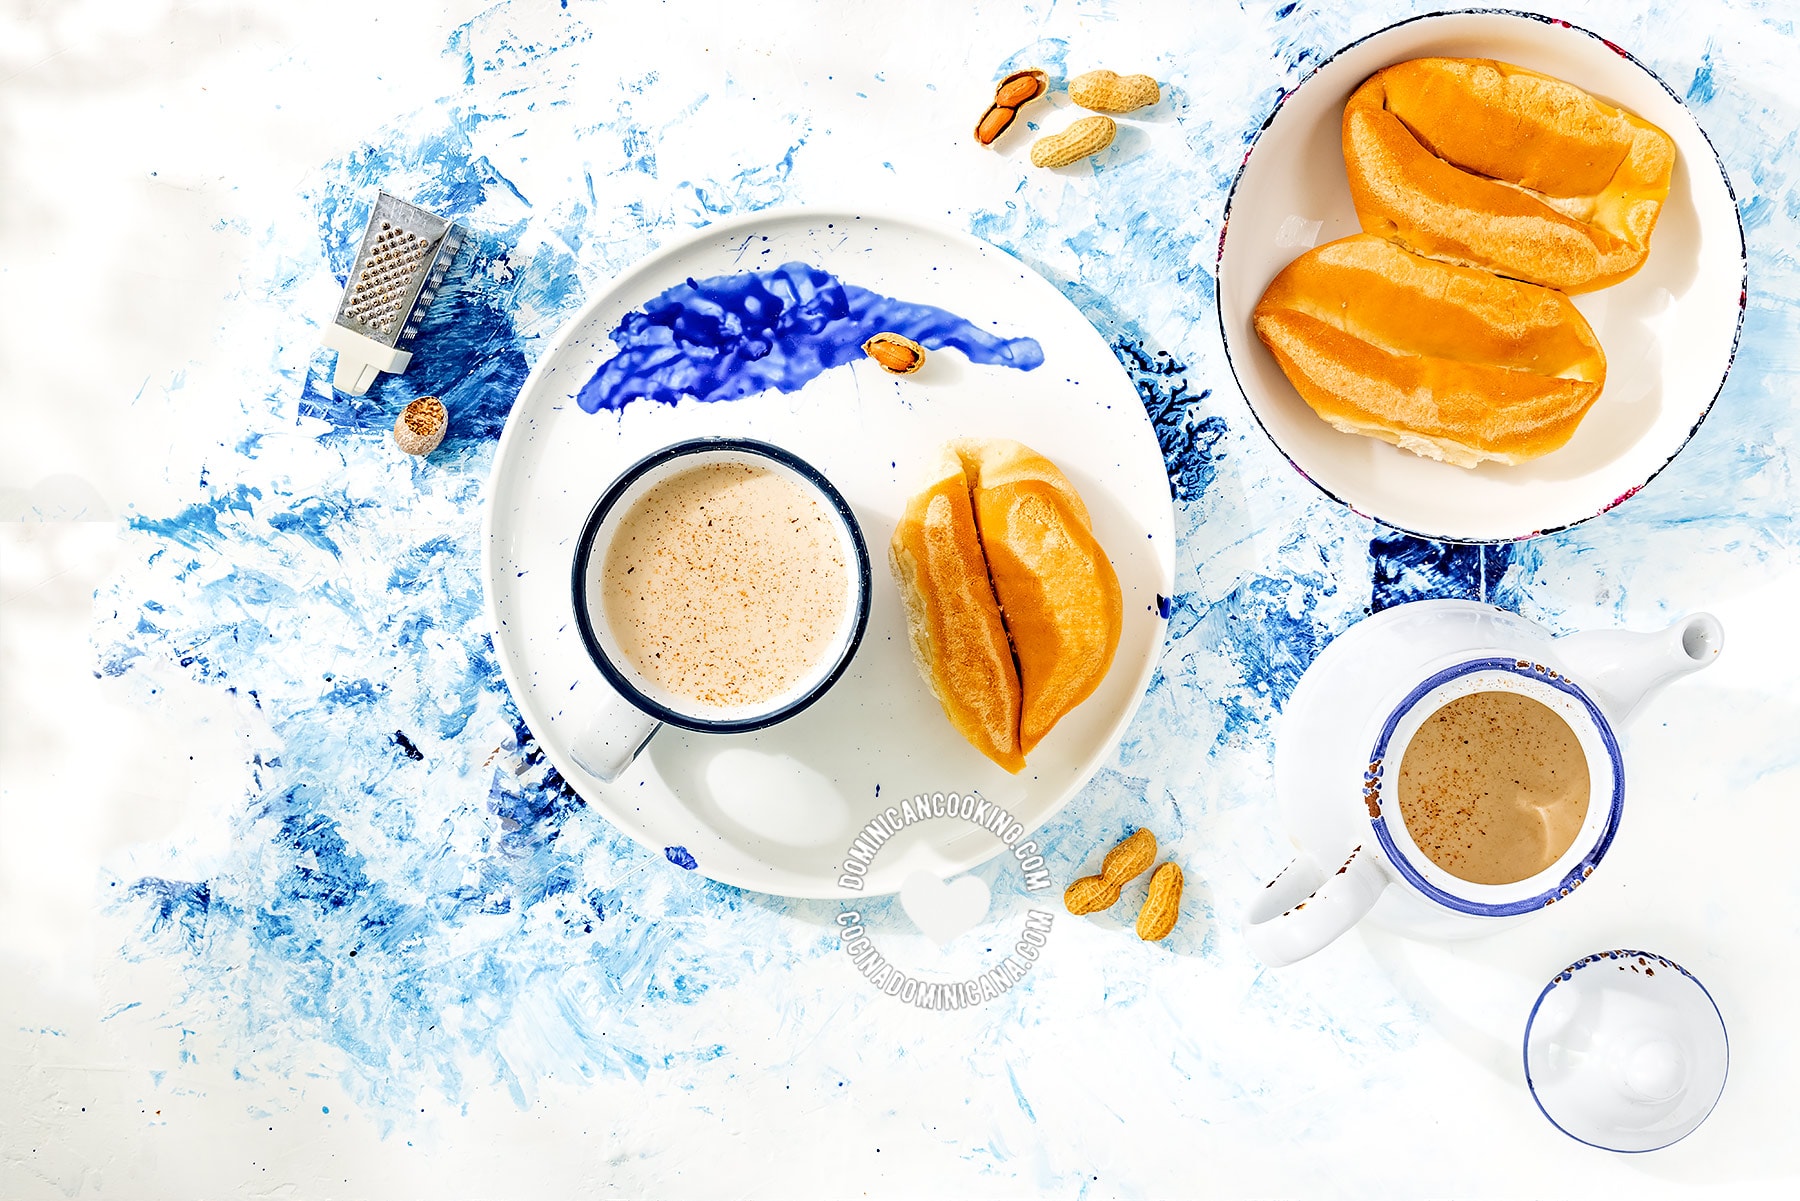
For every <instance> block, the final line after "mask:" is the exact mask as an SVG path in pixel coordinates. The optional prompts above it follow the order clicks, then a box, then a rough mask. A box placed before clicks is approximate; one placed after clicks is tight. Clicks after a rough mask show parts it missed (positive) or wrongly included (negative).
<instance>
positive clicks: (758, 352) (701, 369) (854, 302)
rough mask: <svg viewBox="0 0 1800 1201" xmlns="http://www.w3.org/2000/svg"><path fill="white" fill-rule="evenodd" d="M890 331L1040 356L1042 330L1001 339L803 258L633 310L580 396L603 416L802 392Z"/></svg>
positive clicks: (1034, 360)
mask: <svg viewBox="0 0 1800 1201" xmlns="http://www.w3.org/2000/svg"><path fill="white" fill-rule="evenodd" d="M883 332H887V333H896V334H901V335H903V336H905V337H908V338H911V339H912V340H913V341H915V342H918V343H919V344H920V345H922V346H924V347H925V348H926V349H928V350H941V349H943V348H944V347H947V346H948V347H954V348H955V349H957V350H960V351H961V352H962V353H963V354H965V355H967V356H968V358H969V361H970V362H973V363H982V364H986V365H991V366H1001V367H1011V368H1014V369H1016V370H1019V371H1031V370H1034V369H1035V368H1037V367H1040V366H1042V365H1043V362H1044V348H1043V347H1042V346H1039V345H1038V343H1037V341H1036V339H1033V338H999V337H996V336H994V335H993V334H990V333H986V332H985V331H983V330H981V329H978V328H977V327H976V326H974V325H972V324H971V323H969V322H968V321H965V320H964V319H963V318H961V317H958V316H957V315H956V314H954V313H951V312H948V311H946V310H944V309H940V308H935V307H933V306H931V305H928V304H911V303H908V302H907V301H904V300H894V299H892V298H891V297H887V296H882V295H880V294H878V293H875V292H871V291H869V290H868V289H867V288H859V287H857V286H855V285H854V284H846V283H844V282H843V281H842V280H840V279H838V278H837V277H836V276H835V275H832V274H831V273H830V272H829V271H824V270H821V269H820V268H818V267H811V266H808V265H807V264H805V263H784V264H782V265H781V266H780V267H777V268H775V269H774V270H772V271H745V272H741V273H739V274H735V275H720V276H716V277H714V278H712V279H702V280H694V279H690V280H688V281H687V282H686V283H684V284H677V285H676V286H675V287H673V288H670V289H669V290H668V291H667V292H664V293H663V294H662V295H660V296H658V297H656V299H654V300H652V301H650V302H649V303H648V304H646V305H645V306H644V307H643V309H642V310H640V311H638V312H633V313H627V314H626V315H625V318H624V320H622V321H620V322H619V325H618V328H616V329H614V330H613V332H612V340H613V341H614V342H615V343H617V344H618V347H619V353H618V354H616V355H614V356H613V357H612V358H610V359H608V360H607V361H606V362H605V363H604V364H602V365H601V367H600V369H599V370H598V371H596V372H595V373H594V377H593V378H592V379H590V380H589V381H588V382H587V383H586V384H584V385H583V386H582V389H581V391H580V393H579V394H578V395H577V397H576V400H577V403H579V404H580V405H581V407H582V408H583V409H585V410H587V411H588V412H590V413H597V412H599V411H600V410H601V409H606V410H609V411H613V412H616V411H618V410H619V409H622V408H624V407H625V406H626V405H628V404H630V403H631V402H632V401H634V400H645V399H647V400H655V401H660V402H662V403H663V404H675V403H676V402H677V401H680V400H684V399H693V400H698V401H707V402H711V401H721V400H739V399H742V398H743V397H746V396H754V395H755V394H757V393H758V392H767V391H769V390H770V389H774V390H776V391H778V392H797V391H799V390H800V389H801V388H803V387H805V386H806V384H807V383H808V382H809V381H811V380H813V379H816V378H817V377H818V376H819V375H820V374H821V373H823V372H825V371H828V370H830V369H831V368H833V367H842V366H844V365H845V364H847V363H850V362H854V361H855V360H857V359H860V358H862V357H863V349H862V345H863V343H864V342H866V341H868V340H869V338H870V337H871V336H873V335H875V334H878V333H883Z"/></svg>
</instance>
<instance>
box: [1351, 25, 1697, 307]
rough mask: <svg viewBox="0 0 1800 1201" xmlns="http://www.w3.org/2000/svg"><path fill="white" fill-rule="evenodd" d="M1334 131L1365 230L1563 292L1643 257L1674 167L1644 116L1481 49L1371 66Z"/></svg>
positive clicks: (1605, 280)
mask: <svg viewBox="0 0 1800 1201" xmlns="http://www.w3.org/2000/svg"><path fill="white" fill-rule="evenodd" d="M1343 140H1344V164H1345V166H1346V167H1348V169H1349V175H1350V196H1351V199H1352V200H1353V201H1354V203H1355V205H1356V215H1357V218H1358V219H1359V220H1360V221H1361V222H1362V227H1363V229H1364V230H1365V231H1367V232H1369V233H1374V234H1380V235H1382V236H1383V237H1388V238H1393V239H1395V240H1397V241H1399V242H1401V243H1402V244H1404V245H1405V246H1407V247H1408V248H1410V249H1412V250H1416V251H1418V252H1419V253H1420V254H1424V255H1429V256H1431V257H1432V258H1438V259H1443V260H1444V261H1446V262H1451V263H1459V264H1462V265H1465V266H1473V267H1486V268H1488V269H1489V270H1491V271H1495V272H1498V273H1499V274H1501V275H1507V276H1511V277H1513V278H1514V279H1522V280H1527V281H1529V282H1531V283H1536V284H1543V285H1544V286H1546V287H1551V288H1560V289H1562V290H1563V291H1565V292H1587V291H1591V290H1593V289H1595V288H1604V287H1606V286H1607V285H1608V284H1615V283H1618V282H1619V281H1620V280H1622V279H1624V278H1626V277H1627V276H1629V275H1631V274H1632V273H1633V272H1635V271H1636V270H1637V269H1638V268H1639V267H1641V266H1643V263H1644V258H1645V256H1646V255H1648V254H1649V252H1650V234H1651V232H1652V231H1653V230H1654V229H1655V228H1656V219H1657V217H1658V216H1659V215H1660V214H1661V212H1662V205H1663V201H1664V200H1666V199H1667V198H1668V195H1669V179H1670V176H1671V174H1672V173H1673V171H1674V169H1675V143H1674V141H1673V140H1672V139H1671V138H1670V137H1669V135H1668V134H1666V133H1664V132H1663V131H1662V130H1660V129H1658V128H1657V127H1656V126H1654V125H1652V124H1650V123H1649V122H1648V121H1645V120H1643V119H1642V118H1640V117H1637V116H1635V115H1633V114H1631V113H1628V112H1626V111H1624V110H1623V109H1618V108H1614V107H1613V106H1611V105H1609V104H1605V103H1603V102H1601V101H1599V100H1596V99H1595V98H1594V97H1592V96H1590V95H1588V94H1587V93H1586V92H1584V91H1582V90H1581V89H1580V88H1578V87H1576V86H1575V85H1573V84H1570V83H1564V82H1563V81H1562V80H1560V79H1554V78H1552V77H1550V76H1548V75H1540V74H1539V73H1538V72H1536V71H1529V70H1526V69H1525V68H1524V67H1516V66H1513V65H1512V64H1510V63H1502V62H1495V61H1493V60H1491V59H1484V58H1420V59H1414V60H1412V61H1411V62H1404V63H1398V64H1396V65H1394V66H1392V67H1388V68H1386V69H1385V70H1382V71H1377V72H1376V73H1375V74H1374V75H1372V76H1370V77H1369V78H1368V80H1367V81H1365V82H1364V83H1363V85H1362V86H1361V87H1359V88H1358V89H1357V90H1356V91H1355V93H1353V94H1352V95H1351V97H1350V101H1349V103H1348V104H1346V105H1345V106H1344V127H1343Z"/></svg>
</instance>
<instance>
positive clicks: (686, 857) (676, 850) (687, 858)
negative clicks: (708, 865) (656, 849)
mask: <svg viewBox="0 0 1800 1201" xmlns="http://www.w3.org/2000/svg"><path fill="white" fill-rule="evenodd" d="M663 854H664V855H665V856H667V857H668V860H669V862H670V863H673V864H674V865H675V866H676V867H682V868H686V869H687V870H688V871H690V872H691V871H693V870H694V869H695V868H697V867H699V866H700V864H699V862H698V861H696V860H695V858H694V857H693V856H692V855H690V854H688V849H687V848H686V847H664V848H663Z"/></svg>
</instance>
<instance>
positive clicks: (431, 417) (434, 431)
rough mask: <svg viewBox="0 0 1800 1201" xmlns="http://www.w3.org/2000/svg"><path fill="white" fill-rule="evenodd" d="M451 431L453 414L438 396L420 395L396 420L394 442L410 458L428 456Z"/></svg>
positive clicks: (401, 411)
mask: <svg viewBox="0 0 1800 1201" xmlns="http://www.w3.org/2000/svg"><path fill="white" fill-rule="evenodd" d="M449 428H450V412H449V410H448V409H446V408H444V402H443V401H441V400H439V399H438V398H437V397H435V396H421V397H419V399H417V400H415V401H413V402H412V403H411V404H409V405H407V406H406V407H405V408H404V409H402V410H400V416H399V417H398V418H397V419H396V420H395V421H394V442H395V443H396V444H397V445H398V446H399V447H400V449H401V450H403V451H405V452H406V453H407V454H409V455H428V454H430V453H431V452H432V451H434V450H436V449H437V448H438V443H440V442H442V441H443V440H444V431H445V430H447V429H449Z"/></svg>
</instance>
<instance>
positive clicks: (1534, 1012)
mask: <svg viewBox="0 0 1800 1201" xmlns="http://www.w3.org/2000/svg"><path fill="white" fill-rule="evenodd" d="M1619 959H1654V960H1656V962H1657V963H1659V964H1661V965H1662V966H1663V967H1667V968H1673V969H1675V970H1676V971H1678V972H1680V973H1681V974H1682V975H1683V976H1685V977H1687V979H1688V980H1689V982H1690V983H1692V984H1693V986H1694V987H1695V988H1697V989H1699V990H1700V995H1701V996H1703V997H1705V998H1706V1003H1707V1004H1708V1005H1711V1006H1712V1008H1713V1013H1714V1015H1716V1016H1717V1017H1718V1019H1719V1037H1721V1038H1723V1039H1724V1040H1725V1075H1724V1076H1722V1077H1720V1079H1719V1094H1718V1096H1716V1097H1714V1098H1713V1099H1712V1104H1710V1105H1708V1106H1707V1107H1706V1112H1705V1113H1703V1114H1701V1115H1700V1116H1699V1117H1698V1118H1697V1119H1695V1121H1694V1124H1693V1125H1692V1126H1690V1127H1688V1128H1687V1129H1686V1130H1684V1131H1682V1132H1681V1133H1680V1134H1678V1135H1676V1136H1675V1137H1674V1138H1672V1139H1670V1140H1669V1141H1668V1142H1666V1143H1659V1144H1657V1145H1656V1146H1654V1147H1638V1148H1627V1147H1608V1146H1606V1145H1605V1144H1603V1143H1595V1142H1589V1141H1588V1140H1587V1139H1585V1138H1582V1137H1581V1136H1580V1135H1578V1134H1570V1133H1569V1129H1568V1127H1566V1126H1564V1125H1563V1124H1562V1123H1561V1122H1559V1121H1557V1120H1556V1119H1555V1118H1553V1117H1551V1116H1550V1111H1549V1110H1548V1109H1545V1108H1544V1099H1543V1098H1542V1097H1540V1096H1538V1090H1537V1081H1535V1080H1533V1079H1532V1078H1531V1028H1532V1026H1533V1025H1535V1024H1536V1023H1537V1016H1538V1010H1540V1009H1542V1008H1543V1007H1544V1001H1545V1000H1546V999H1547V998H1548V997H1549V996H1550V992H1551V990H1552V989H1554V988H1555V987H1556V986H1557V985H1559V984H1567V983H1568V982H1569V981H1571V980H1573V979H1574V978H1575V973H1576V972H1579V971H1581V970H1582V969H1583V968H1588V967H1593V966H1594V965H1595V964H1597V963H1611V962H1614V961H1615V960H1619ZM1520 1057H1521V1059H1522V1060H1523V1062H1524V1065H1525V1087H1526V1088H1527V1089H1528V1090H1530V1092H1531V1101H1532V1104H1534V1105H1536V1106H1537V1107H1538V1112H1539V1113H1541V1114H1543V1115H1544V1120H1545V1121H1546V1122H1549V1123H1550V1124H1551V1125H1552V1126H1554V1127H1556V1128H1557V1129H1558V1130H1560V1131H1562V1132H1563V1133H1564V1134H1567V1135H1569V1137H1570V1138H1572V1139H1574V1140H1575V1141H1576V1142H1578V1143H1580V1144H1581V1145H1582V1146H1584V1147H1593V1148H1595V1149H1596V1150H1600V1151H1611V1152H1613V1153H1614V1154H1615V1155H1645V1154H1648V1153H1649V1152H1651V1151H1661V1150H1662V1149H1663V1148H1664V1147H1673V1146H1674V1145H1675V1144H1676V1143H1678V1142H1680V1141H1681V1140H1682V1139H1684V1138H1686V1137H1687V1136H1688V1135H1690V1134H1692V1133H1694V1131H1696V1130H1698V1129H1700V1127H1702V1126H1704V1125H1705V1124H1706V1119H1707V1118H1709V1117H1711V1116H1712V1111H1713V1110H1714V1109H1717V1108H1718V1105H1719V1097H1722V1096H1724V1095H1725V1082H1726V1080H1728V1079H1730V1077H1731V1031H1730V1030H1729V1029H1728V1028H1727V1027H1726V1025H1725V1015H1724V1014H1723V1013H1721V1012H1720V1011H1719V1003H1718V1002H1717V1001H1715V1000H1714V999H1713V995H1712V993H1711V992H1710V991H1708V990H1707V987H1706V985H1704V984H1702V983H1700V977H1698V976H1696V975H1694V973H1692V972H1690V971H1688V970H1687V969H1686V968H1684V967H1682V966H1681V965H1680V964H1679V963H1676V962H1675V961H1674V960H1673V959H1669V958H1667V957H1665V956H1662V955H1658V954H1657V953H1656V952H1654V951H1631V950H1626V949H1625V948H1622V947H1621V948H1619V949H1618V950H1613V951H1597V952H1595V953H1594V954H1592V955H1583V956H1582V957H1581V958H1580V959H1577V960H1576V961H1575V962H1574V963H1571V964H1570V965H1569V966H1568V967H1566V968H1564V969H1563V970H1562V971H1560V972H1558V973H1556V975H1554V976H1552V977H1550V983H1548V984H1546V985H1544V991H1543V992H1540V993H1539V994H1538V998H1537V1000H1535V1001H1533V1002H1532V1003H1531V1013H1530V1015H1529V1016H1527V1017H1526V1019H1525V1037H1524V1038H1522V1039H1521V1040H1520Z"/></svg>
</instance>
